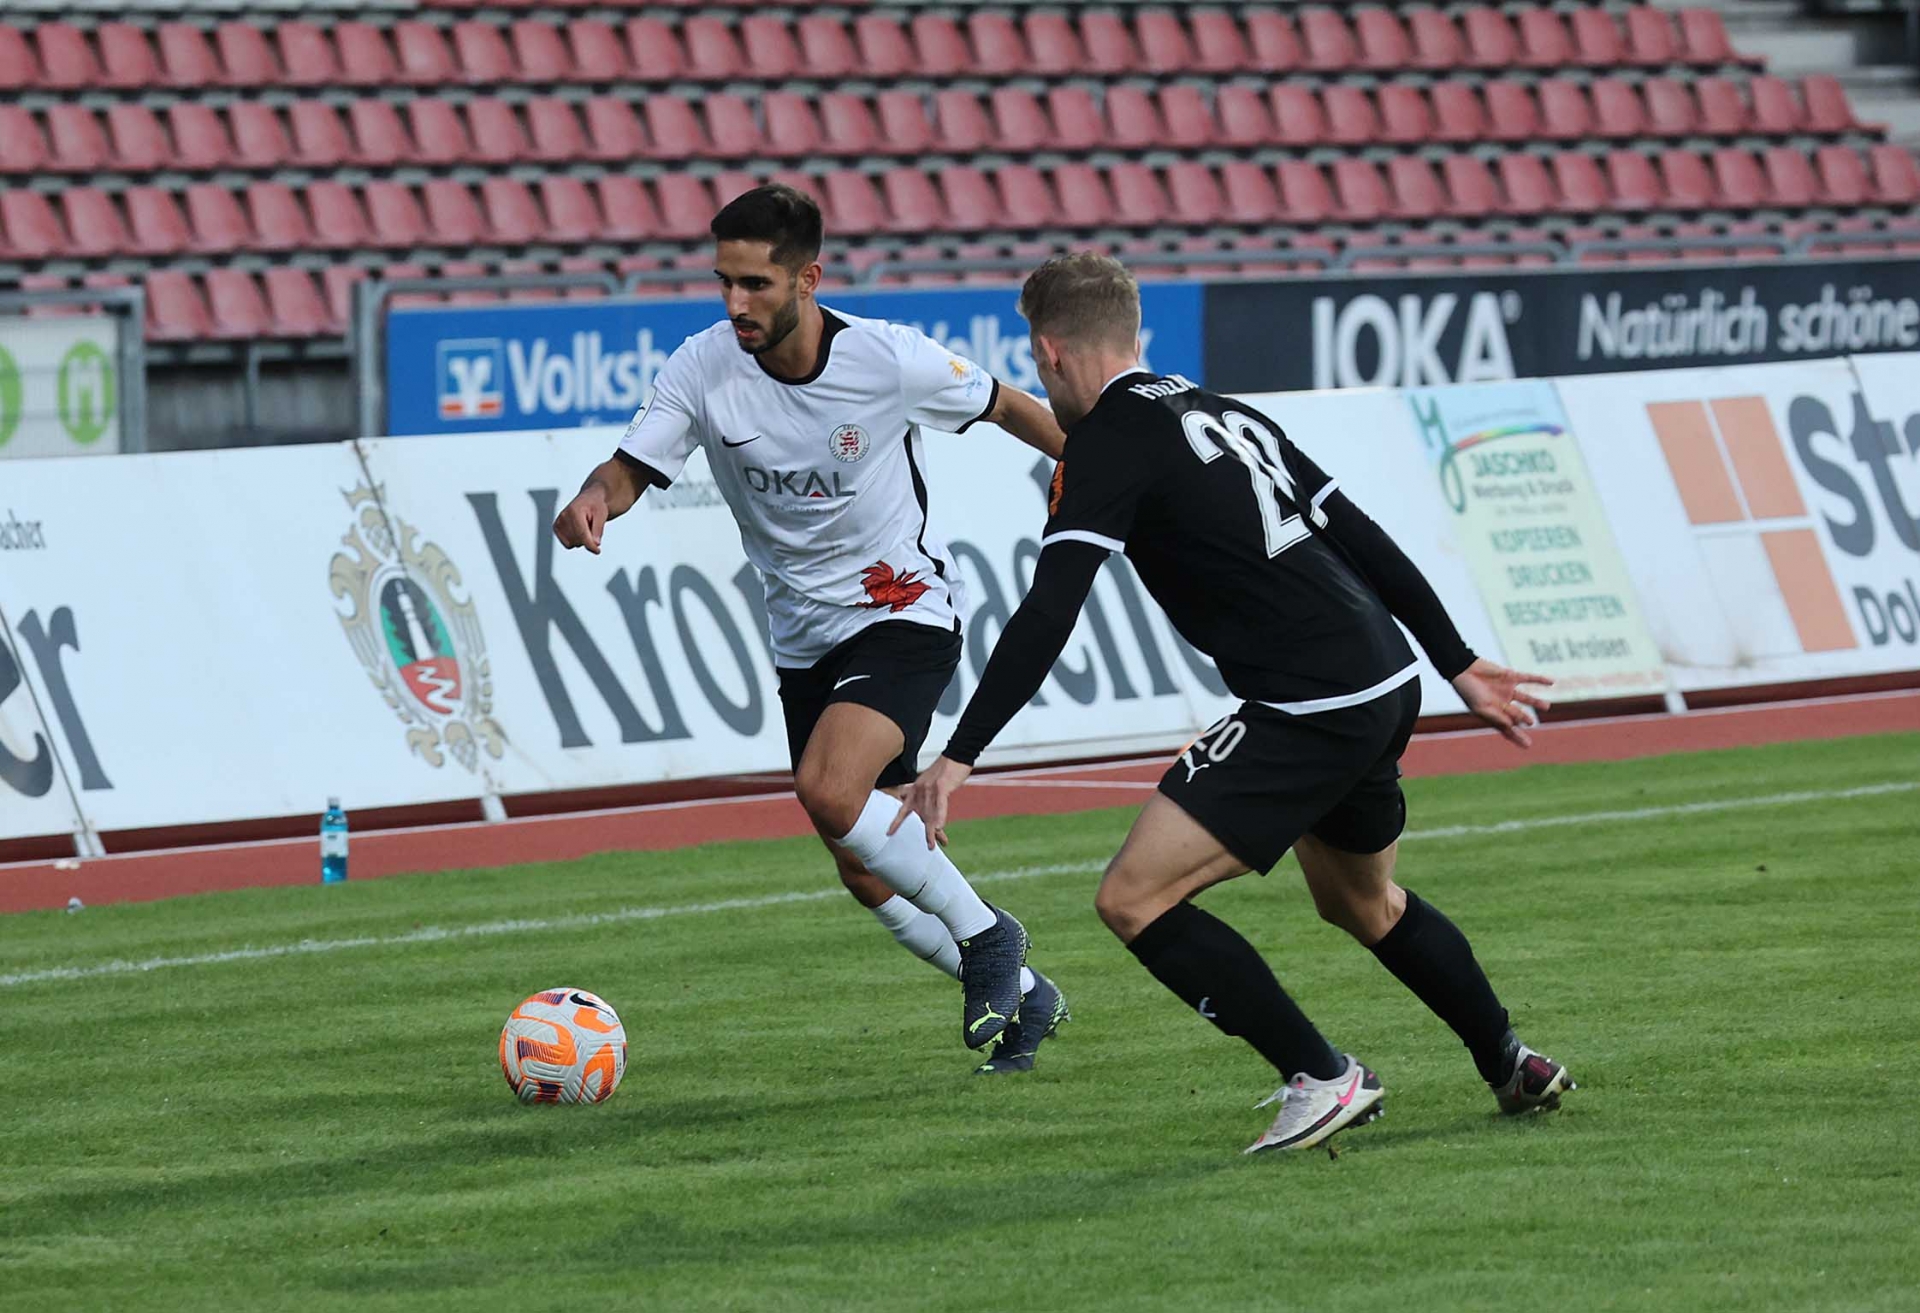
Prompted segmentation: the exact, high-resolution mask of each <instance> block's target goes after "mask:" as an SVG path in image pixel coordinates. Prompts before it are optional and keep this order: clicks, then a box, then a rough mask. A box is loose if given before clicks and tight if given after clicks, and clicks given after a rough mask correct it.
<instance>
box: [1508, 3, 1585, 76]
mask: <svg viewBox="0 0 1920 1313" xmlns="http://www.w3.org/2000/svg"><path fill="white" fill-rule="evenodd" d="M1519 44H1520V54H1519V59H1518V60H1517V61H1516V62H1518V63H1519V65H1520V66H1521V67H1522V68H1560V67H1562V66H1564V65H1567V64H1571V63H1573V62H1574V51H1573V40H1572V38H1570V37H1569V36H1568V35H1567V25H1566V24H1565V23H1564V22H1562V21H1561V17H1560V15H1559V14H1558V13H1556V12H1554V11H1553V10H1551V9H1522V10H1521V11H1520V12H1519Z"/></svg>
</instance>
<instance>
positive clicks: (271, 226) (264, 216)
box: [247, 182, 313, 251]
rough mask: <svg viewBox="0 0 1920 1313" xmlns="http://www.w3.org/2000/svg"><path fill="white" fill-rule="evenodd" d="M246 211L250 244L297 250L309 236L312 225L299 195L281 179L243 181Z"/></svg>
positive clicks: (307, 242) (310, 238)
mask: <svg viewBox="0 0 1920 1313" xmlns="http://www.w3.org/2000/svg"><path fill="white" fill-rule="evenodd" d="M247 214H248V216H249V218H250V226H251V227H252V230H253V234H254V244H255V245H256V246H258V247H260V248H261V249H263V250H268V251H297V250H301V249H303V248H304V247H306V246H307V245H308V244H309V243H311V242H312V240H313V226H312V225H311V224H310V223H308V222H307V212H306V210H305V209H303V208H301V205H300V198H299V196H297V195H296V194H295V193H294V190H293V188H291V187H289V186H288V185H287V184H286V183H284V182H251V183H248V184H247Z"/></svg>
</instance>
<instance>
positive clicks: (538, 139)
mask: <svg viewBox="0 0 1920 1313" xmlns="http://www.w3.org/2000/svg"><path fill="white" fill-rule="evenodd" d="M527 135H528V136H529V138H531V140H530V141H529V143H528V153H529V154H530V155H531V157H532V158H533V159H536V160H539V161H541V162H543V163H546V164H567V163H570V162H571V161H573V160H581V159H586V158H587V155H588V149H587V134H586V133H585V132H584V131H583V130H582V129H581V127H580V116H579V115H578V114H576V113H574V110H573V106H572V105H570V104H568V103H567V102H566V101H564V100H561V99H559V98H558V97H555V96H535V97H534V98H533V99H532V100H529V101H528V102H527Z"/></svg>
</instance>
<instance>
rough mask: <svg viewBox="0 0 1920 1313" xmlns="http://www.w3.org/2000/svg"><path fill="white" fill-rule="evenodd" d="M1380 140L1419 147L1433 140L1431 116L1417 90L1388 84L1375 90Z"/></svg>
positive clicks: (1391, 83)
mask: <svg viewBox="0 0 1920 1313" xmlns="http://www.w3.org/2000/svg"><path fill="white" fill-rule="evenodd" d="M1378 95H1379V106H1380V139H1381V140H1382V141H1387V142H1392V143H1393V144H1395V145H1399V146H1411V145H1419V144H1421V143H1423V142H1425V141H1428V140H1429V139H1431V138H1432V136H1433V116H1432V114H1431V113H1430V112H1429V111H1428V108H1427V98H1426V97H1425V96H1424V95H1422V94H1421V93H1420V90H1419V88H1417V87H1410V86H1407V85H1406V84H1405V83H1396V82H1389V83H1386V84H1384V85H1382V86H1381V87H1380V88H1379V89H1378Z"/></svg>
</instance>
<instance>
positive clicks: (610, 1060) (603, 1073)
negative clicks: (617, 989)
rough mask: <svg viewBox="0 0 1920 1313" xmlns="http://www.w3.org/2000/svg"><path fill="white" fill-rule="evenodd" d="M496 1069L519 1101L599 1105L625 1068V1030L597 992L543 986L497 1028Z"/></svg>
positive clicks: (610, 1092)
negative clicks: (498, 1040)
mask: <svg viewBox="0 0 1920 1313" xmlns="http://www.w3.org/2000/svg"><path fill="white" fill-rule="evenodd" d="M500 1070H501V1071H502V1072H504V1073H505V1074H506V1077H507V1084H508V1085H510V1086H512V1087H513V1092H514V1093H515V1094H518V1095H519V1096H520V1102H522V1103H600V1102H603V1101H604V1100H606V1099H607V1098H608V1097H609V1096H610V1095H612V1093H613V1092H614V1090H615V1089H617V1088H619V1085H620V1078H621V1077H622V1076H624V1075H626V1072H627V1028H626V1027H625V1026H623V1025H621V1024H620V1016H619V1014H618V1013H616V1012H615V1011H614V1010H613V1008H612V1007H611V1006H609V1005H608V1003H607V1001H606V1000H605V999H603V998H601V997H600V996H599V995H598V994H589V993H587V991H586V990H584V989H543V990H541V991H540V992H539V993H538V994H535V995H534V996H533V997H532V998H530V999H528V1000H527V1001H526V1002H524V1003H522V1004H521V1005H520V1006H519V1007H517V1008H515V1009H514V1010H513V1015H512V1016H510V1017H508V1018H507V1024H506V1025H505V1026H504V1027H502V1028H501V1030H500Z"/></svg>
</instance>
